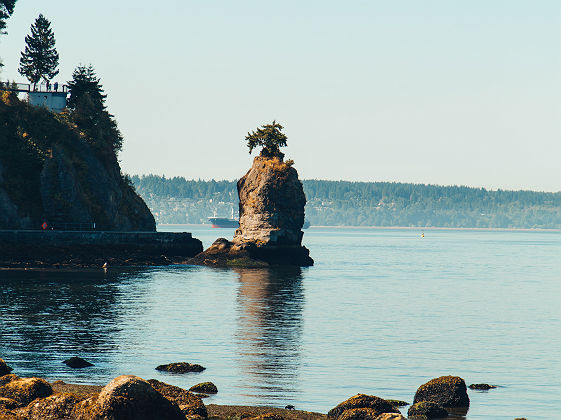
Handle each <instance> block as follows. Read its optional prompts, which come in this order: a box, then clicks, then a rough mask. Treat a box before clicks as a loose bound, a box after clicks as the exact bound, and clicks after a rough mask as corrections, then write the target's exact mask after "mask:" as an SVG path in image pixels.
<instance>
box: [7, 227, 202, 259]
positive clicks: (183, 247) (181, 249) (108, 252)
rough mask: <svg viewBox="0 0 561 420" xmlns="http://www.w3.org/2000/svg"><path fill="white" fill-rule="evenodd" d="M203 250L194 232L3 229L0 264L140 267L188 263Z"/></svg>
mask: <svg viewBox="0 0 561 420" xmlns="http://www.w3.org/2000/svg"><path fill="white" fill-rule="evenodd" d="M202 249H203V247H202V243H201V241H200V240H198V239H195V238H193V237H192V235H191V234H190V233H187V232H184V233H171V232H109V231H97V232H96V231H82V232H75V231H37V230H0V267H8V268H9V267H28V266H53V265H62V266H78V267H80V266H99V265H102V264H104V263H105V262H107V263H108V264H111V265H122V266H128V265H131V266H139V265H162V264H172V263H180V262H184V261H185V260H186V259H188V258H190V257H192V256H194V255H196V254H198V253H199V252H201V251H202Z"/></svg>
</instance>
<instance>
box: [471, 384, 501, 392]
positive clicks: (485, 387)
mask: <svg viewBox="0 0 561 420" xmlns="http://www.w3.org/2000/svg"><path fill="white" fill-rule="evenodd" d="M494 388H496V386H495V385H489V384H471V385H470V386H469V389H477V390H479V391H488V390H489V389H494Z"/></svg>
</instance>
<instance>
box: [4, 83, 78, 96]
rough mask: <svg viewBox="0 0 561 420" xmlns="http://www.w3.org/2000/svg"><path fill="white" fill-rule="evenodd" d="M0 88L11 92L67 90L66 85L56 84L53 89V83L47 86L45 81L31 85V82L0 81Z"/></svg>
mask: <svg viewBox="0 0 561 420" xmlns="http://www.w3.org/2000/svg"><path fill="white" fill-rule="evenodd" d="M0 89H1V90H9V91H12V92H54V93H57V92H62V93H67V92H69V89H68V85H57V88H56V89H55V84H54V83H49V85H48V86H47V84H46V83H38V84H36V85H32V84H31V83H15V82H9V81H6V82H2V81H0Z"/></svg>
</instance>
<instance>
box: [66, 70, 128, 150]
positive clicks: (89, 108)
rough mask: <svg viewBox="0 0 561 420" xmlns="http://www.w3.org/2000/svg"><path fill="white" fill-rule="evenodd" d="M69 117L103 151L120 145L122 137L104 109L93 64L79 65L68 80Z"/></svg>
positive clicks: (90, 141) (91, 142)
mask: <svg viewBox="0 0 561 420" xmlns="http://www.w3.org/2000/svg"><path fill="white" fill-rule="evenodd" d="M68 86H69V88H70V98H69V100H68V108H69V109H70V117H71V119H72V121H74V123H75V124H76V126H77V127H78V129H79V130H80V132H81V133H83V135H84V136H85V137H86V139H87V140H88V141H89V143H90V144H92V145H93V146H95V147H97V148H98V149H100V150H102V151H106V152H109V151H110V152H111V153H117V152H118V151H119V150H121V148H122V147H123V137H122V135H121V132H120V131H119V129H118V127H117V123H116V122H115V120H114V119H113V115H111V114H110V113H109V112H107V109H106V106H105V98H106V97H107V95H104V93H103V87H102V85H101V81H100V79H99V78H98V77H97V75H96V73H95V70H94V68H93V66H92V65H91V64H90V65H89V66H88V67H86V66H83V65H80V66H78V67H77V68H76V69H75V70H74V72H73V73H72V80H71V81H69V82H68Z"/></svg>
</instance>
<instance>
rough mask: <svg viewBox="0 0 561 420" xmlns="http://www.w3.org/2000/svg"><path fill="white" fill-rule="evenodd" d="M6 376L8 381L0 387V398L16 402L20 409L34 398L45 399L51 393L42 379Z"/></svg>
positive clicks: (47, 384) (51, 390) (50, 389)
mask: <svg viewBox="0 0 561 420" xmlns="http://www.w3.org/2000/svg"><path fill="white" fill-rule="evenodd" d="M6 376H8V377H10V378H9V379H10V381H9V382H7V383H5V384H3V385H1V386H0V397H4V398H10V399H12V400H14V401H16V402H17V403H18V405H19V406H20V407H23V406H26V405H27V404H29V403H30V402H31V401H33V400H34V399H36V398H45V397H48V396H49V395H51V394H52V393H53V389H52V388H51V385H49V383H48V382H47V381H45V380H44V379H41V378H18V377H15V378H13V377H14V376H15V375H6ZM6 376H3V377H2V379H4V378H6ZM0 384H1V382H0Z"/></svg>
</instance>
